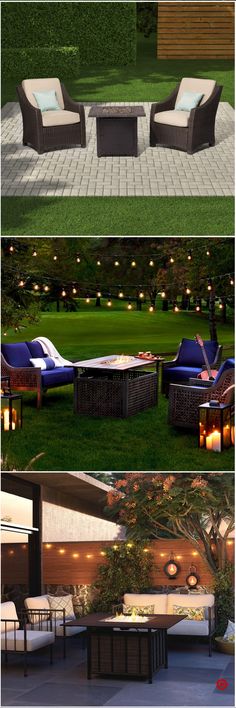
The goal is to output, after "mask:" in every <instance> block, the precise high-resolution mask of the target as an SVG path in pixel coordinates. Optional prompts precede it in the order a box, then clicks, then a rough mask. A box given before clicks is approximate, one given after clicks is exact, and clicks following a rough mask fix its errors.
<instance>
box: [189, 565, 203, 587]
mask: <svg viewBox="0 0 236 708" xmlns="http://www.w3.org/2000/svg"><path fill="white" fill-rule="evenodd" d="M199 580H200V578H199V575H198V574H197V569H196V566H195V565H191V566H190V568H189V574H188V575H187V578H186V583H187V585H188V586H189V588H196V587H197V584H198V583H199Z"/></svg>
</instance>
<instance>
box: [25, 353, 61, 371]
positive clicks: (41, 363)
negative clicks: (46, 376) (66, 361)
mask: <svg viewBox="0 0 236 708" xmlns="http://www.w3.org/2000/svg"><path fill="white" fill-rule="evenodd" d="M30 363H31V364H32V366H34V367H36V368H38V369H41V370H42V371H45V370H48V371H50V370H51V369H55V362H54V359H53V358H52V357H51V356H46V357H45V359H44V358H43V357H38V358H37V359H30Z"/></svg>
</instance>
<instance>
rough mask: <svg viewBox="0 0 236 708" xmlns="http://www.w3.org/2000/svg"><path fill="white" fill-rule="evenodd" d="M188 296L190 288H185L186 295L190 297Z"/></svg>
mask: <svg viewBox="0 0 236 708" xmlns="http://www.w3.org/2000/svg"><path fill="white" fill-rule="evenodd" d="M190 294H191V290H190V288H188V287H186V295H190Z"/></svg>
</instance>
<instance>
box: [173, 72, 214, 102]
mask: <svg viewBox="0 0 236 708" xmlns="http://www.w3.org/2000/svg"><path fill="white" fill-rule="evenodd" d="M215 85H216V82H215V81H213V79H191V78H184V79H182V81H181V82H180V87H179V91H178V95H177V98H176V103H178V101H179V100H180V98H181V96H182V95H183V93H185V92H186V91H187V92H189V91H191V92H192V93H203V94H204V95H203V98H202V100H201V101H200V106H201V104H202V103H205V101H207V99H208V98H210V96H211V94H212V92H213V90H214V88H215ZM176 103H175V105H176Z"/></svg>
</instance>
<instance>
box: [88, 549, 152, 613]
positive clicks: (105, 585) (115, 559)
mask: <svg viewBox="0 0 236 708" xmlns="http://www.w3.org/2000/svg"><path fill="white" fill-rule="evenodd" d="M145 550H146V549H145V546H144V544H140V543H138V544H136V543H132V542H127V543H119V544H118V543H115V544H114V545H113V546H111V547H107V548H105V549H104V551H102V553H103V555H104V556H105V557H106V563H104V564H102V565H100V566H99V568H98V577H97V580H96V582H95V583H94V585H93V589H94V590H96V591H97V594H96V596H95V598H94V600H93V603H92V607H91V609H92V611H95V612H99V611H100V612H106V611H107V610H110V609H111V605H112V604H113V603H118V602H120V601H121V598H122V596H123V594H124V592H144V590H145V589H147V588H148V587H149V586H150V583H151V573H152V570H153V568H154V564H153V558H152V554H151V553H146V552H145Z"/></svg>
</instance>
